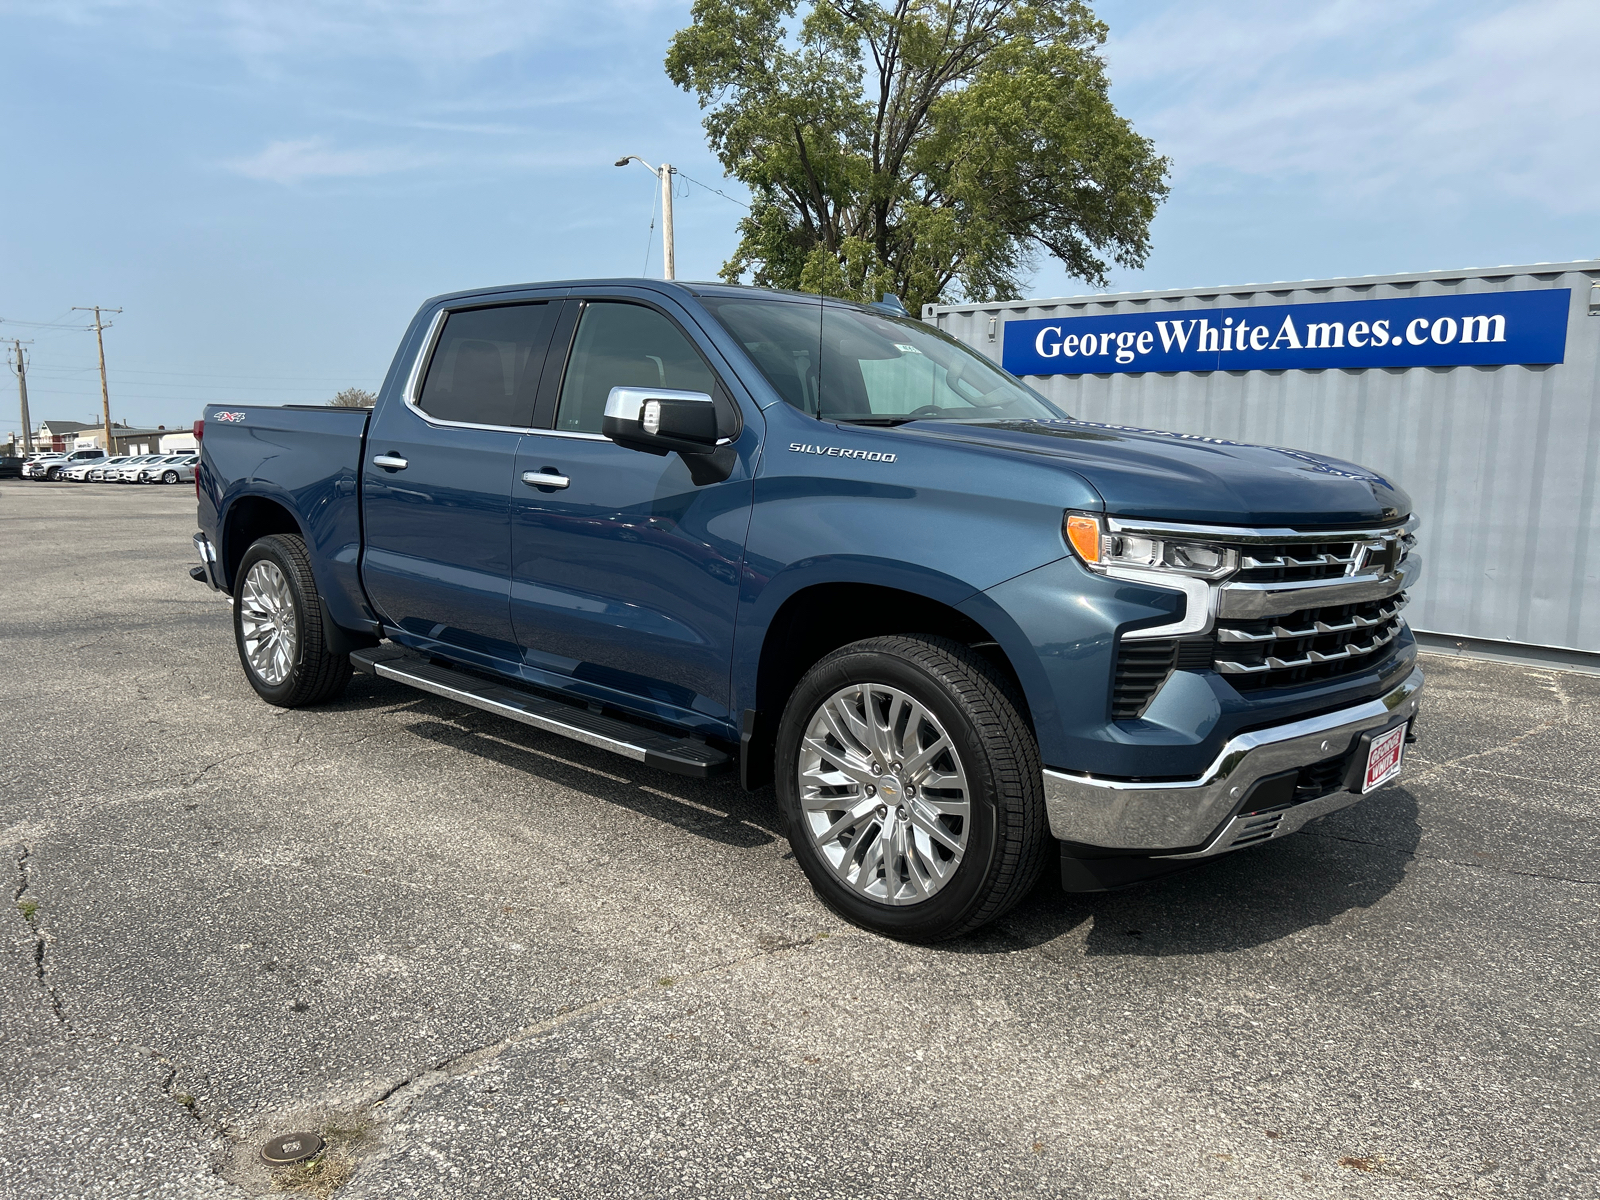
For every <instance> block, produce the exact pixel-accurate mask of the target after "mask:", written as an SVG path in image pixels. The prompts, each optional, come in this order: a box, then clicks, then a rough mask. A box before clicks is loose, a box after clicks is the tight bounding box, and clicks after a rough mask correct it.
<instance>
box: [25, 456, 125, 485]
mask: <svg viewBox="0 0 1600 1200" xmlns="http://www.w3.org/2000/svg"><path fill="white" fill-rule="evenodd" d="M105 456H106V452H105V451H104V450H99V449H94V450H72V451H60V452H57V453H54V454H50V455H46V456H43V457H40V458H39V459H37V460H35V461H34V462H32V463H29V464H28V465H27V466H25V467H23V468H22V473H23V475H25V476H27V477H28V478H30V479H60V478H61V472H62V471H64V470H66V469H67V468H68V467H71V466H75V465H77V464H78V463H80V462H85V461H88V460H89V459H100V458H104V457H105Z"/></svg>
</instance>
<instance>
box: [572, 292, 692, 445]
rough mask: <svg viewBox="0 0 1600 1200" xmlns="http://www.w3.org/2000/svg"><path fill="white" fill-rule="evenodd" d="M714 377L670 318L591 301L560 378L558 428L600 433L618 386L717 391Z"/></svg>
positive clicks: (631, 306) (634, 307) (639, 308)
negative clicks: (609, 403) (564, 370)
mask: <svg viewBox="0 0 1600 1200" xmlns="http://www.w3.org/2000/svg"><path fill="white" fill-rule="evenodd" d="M716 382H717V381H716V377H715V376H714V375H712V373H711V368H710V367H708V366H707V365H706V361H705V359H703V358H701V357H700V352H699V351H697V350H696V349H695V348H694V344H693V343H692V342H690V341H689V339H688V338H686V337H684V335H683V333H682V332H681V331H680V330H679V329H678V327H677V326H676V325H674V324H673V323H672V322H671V321H669V320H667V318H666V317H664V316H662V315H661V314H660V313H658V312H656V310H655V309H653V308H646V307H644V305H642V304H625V303H622V302H620V301H611V300H598V301H591V302H590V303H588V304H585V305H584V307H583V316H582V317H581V318H580V319H579V321H578V332H577V336H576V337H575V338H574V339H573V342H572V357H571V358H570V359H568V361H567V375H566V378H565V379H563V380H562V382H561V399H560V401H559V402H558V403H557V405H556V428H557V429H564V430H570V431H572V432H575V433H599V432H600V418H601V417H603V416H604V415H605V411H606V397H607V396H609V395H610V394H611V389H612V388H614V387H660V388H674V389H676V390H678V391H684V392H705V393H707V394H712V393H714V392H715V390H716Z"/></svg>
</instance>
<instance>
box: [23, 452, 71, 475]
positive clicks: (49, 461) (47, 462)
mask: <svg viewBox="0 0 1600 1200" xmlns="http://www.w3.org/2000/svg"><path fill="white" fill-rule="evenodd" d="M66 457H67V456H66V455H64V454H35V455H33V456H31V457H30V458H29V459H28V461H27V462H25V463H24V464H23V466H22V477H23V478H24V479H43V478H44V477H45V472H46V471H48V470H49V469H50V468H51V467H53V466H59V465H60V464H61V463H63V462H65V461H66Z"/></svg>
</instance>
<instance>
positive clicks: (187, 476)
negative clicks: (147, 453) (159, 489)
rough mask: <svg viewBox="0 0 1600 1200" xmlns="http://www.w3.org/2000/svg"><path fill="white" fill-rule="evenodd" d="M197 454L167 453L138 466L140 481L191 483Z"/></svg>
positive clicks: (197, 459) (198, 457)
mask: <svg viewBox="0 0 1600 1200" xmlns="http://www.w3.org/2000/svg"><path fill="white" fill-rule="evenodd" d="M199 461H200V456H199V455H198V454H169V455H166V456H165V457H164V458H161V459H159V460H158V461H156V462H153V463H150V464H149V465H147V466H145V467H142V468H140V470H139V482H140V483H193V482H194V469H195V465H196V464H197V463H199Z"/></svg>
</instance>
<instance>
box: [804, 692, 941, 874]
mask: <svg viewBox="0 0 1600 1200" xmlns="http://www.w3.org/2000/svg"><path fill="white" fill-rule="evenodd" d="M799 774H800V780H799V783H800V808H801V811H802V812H803V813H804V815H805V821H806V826H807V832H808V833H810V835H811V840H812V842H813V844H814V845H815V846H816V847H817V849H818V850H819V851H820V852H821V853H822V856H823V858H824V859H825V860H826V861H827V862H828V864H829V866H831V867H832V869H833V873H834V874H835V875H837V876H838V877H839V879H840V880H841V881H842V882H843V883H844V884H845V886H846V887H848V888H850V889H851V890H853V891H855V892H857V893H859V894H860V895H862V896H866V897H868V898H869V899H872V900H876V901H878V902H879V903H882V904H894V905H904V904H917V903H920V902H921V901H923V900H927V899H928V898H929V897H931V896H932V895H933V894H934V893H936V892H937V891H939V889H940V888H942V887H944V885H945V884H947V883H949V882H950V880H951V879H952V878H954V876H955V873H956V868H958V867H959V866H960V865H961V857H962V855H963V854H964V853H965V852H966V848H967V831H968V828H969V821H970V819H971V803H972V793H971V790H970V789H969V788H968V786H967V774H966V771H965V770H964V769H963V767H962V765H961V759H960V757H959V756H958V755H957V754H956V749H955V744H954V743H953V742H952V741H951V739H950V736H949V735H948V734H947V733H946V732H945V730H944V727H943V726H942V725H940V724H939V721H938V719H937V718H935V717H934V715H933V714H932V713H931V712H929V711H928V709H927V708H926V707H925V706H923V705H922V704H921V703H920V702H918V701H917V700H915V699H913V698H912V697H911V696H909V695H907V694H906V693H905V692H902V691H900V690H898V689H897V688H892V687H886V686H884V685H882V684H873V683H862V684H852V685H850V686H849V687H846V688H841V689H840V690H839V691H837V692H835V693H834V694H833V695H832V696H829V697H828V699H827V700H826V701H824V702H823V704H822V706H821V707H820V708H818V709H817V711H816V712H815V713H813V714H812V716H811V723H810V724H809V725H808V726H807V727H806V734H805V740H804V742H803V743H802V744H801V747H800V761H799Z"/></svg>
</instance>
